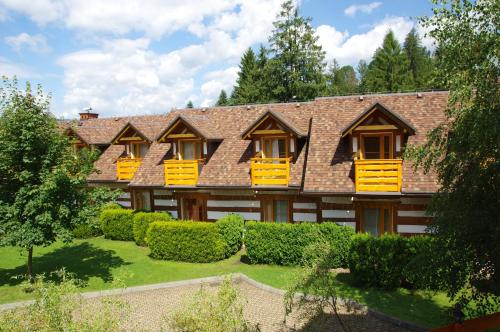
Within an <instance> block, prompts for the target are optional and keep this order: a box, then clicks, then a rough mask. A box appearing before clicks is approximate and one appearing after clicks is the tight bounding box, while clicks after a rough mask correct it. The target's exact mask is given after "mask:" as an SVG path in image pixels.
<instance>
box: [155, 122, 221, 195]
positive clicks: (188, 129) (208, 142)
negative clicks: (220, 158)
mask: <svg viewBox="0 0 500 332" xmlns="http://www.w3.org/2000/svg"><path fill="white" fill-rule="evenodd" d="M210 128H212V124H211V123H210V122H209V121H208V118H207V116H206V115H189V116H184V115H179V116H177V117H176V118H175V119H173V120H172V121H171V122H170V124H169V125H168V126H167V127H166V128H165V130H164V131H163V132H162V133H160V135H159V136H158V138H157V141H158V142H159V143H170V144H171V146H172V148H171V149H172V156H173V158H172V159H168V160H165V161H164V165H165V166H164V169H165V185H166V186H176V185H183V186H195V185H196V184H197V182H198V175H199V173H200V171H201V167H202V166H203V165H204V164H205V163H206V162H207V160H208V159H209V158H210V156H211V155H212V154H213V152H214V151H215V149H216V148H217V145H218V143H219V142H220V141H221V140H222V138H220V137H218V136H217V135H214V134H213V133H212V132H211V130H210Z"/></svg>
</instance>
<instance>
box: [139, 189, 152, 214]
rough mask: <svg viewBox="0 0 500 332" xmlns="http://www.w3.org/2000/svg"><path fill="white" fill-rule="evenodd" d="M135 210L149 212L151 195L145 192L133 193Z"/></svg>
mask: <svg viewBox="0 0 500 332" xmlns="http://www.w3.org/2000/svg"><path fill="white" fill-rule="evenodd" d="M135 209H136V210H145V211H151V193H150V192H149V191H146V190H141V191H136V192H135Z"/></svg>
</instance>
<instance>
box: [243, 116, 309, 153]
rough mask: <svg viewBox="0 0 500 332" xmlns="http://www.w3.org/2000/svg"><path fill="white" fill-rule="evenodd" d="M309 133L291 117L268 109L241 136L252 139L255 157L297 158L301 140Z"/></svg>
mask: <svg viewBox="0 0 500 332" xmlns="http://www.w3.org/2000/svg"><path fill="white" fill-rule="evenodd" d="M306 136H307V135H306V134H305V133H303V132H301V131H300V130H299V129H297V128H296V127H295V126H294V125H293V124H292V122H291V121H290V120H289V119H286V118H285V117H284V116H283V115H282V114H280V113H278V112H274V111H267V112H265V113H264V114H262V115H261V116H260V117H259V118H258V119H257V120H256V121H254V122H253V123H252V124H251V125H250V126H249V127H248V128H247V129H246V130H245V131H244V132H243V133H242V134H241V138H242V139H245V140H251V141H252V145H253V151H254V157H255V158H263V159H269V158H288V159H290V160H292V161H293V160H295V159H296V158H297V155H298V143H299V140H300V139H302V138H305V137H306Z"/></svg>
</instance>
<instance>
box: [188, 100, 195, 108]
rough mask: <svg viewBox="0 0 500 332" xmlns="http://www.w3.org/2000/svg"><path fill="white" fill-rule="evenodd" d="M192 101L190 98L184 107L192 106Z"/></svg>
mask: <svg viewBox="0 0 500 332" xmlns="http://www.w3.org/2000/svg"><path fill="white" fill-rule="evenodd" d="M193 107H194V106H193V102H192V101H191V100H189V101H188V102H187V104H186V108H193Z"/></svg>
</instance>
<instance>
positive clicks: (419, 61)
mask: <svg viewBox="0 0 500 332" xmlns="http://www.w3.org/2000/svg"><path fill="white" fill-rule="evenodd" d="M403 51H404V52H405V54H406V57H407V58H408V68H409V70H410V73H411V75H412V79H413V83H414V86H415V88H417V89H427V88H430V87H431V85H430V77H431V74H432V59H431V56H430V52H429V51H427V49H426V48H425V47H424V46H422V42H421V40H420V37H419V36H418V33H417V31H416V30H415V28H413V29H411V31H410V32H409V33H408V35H407V36H406V39H405V42H404V45H403Z"/></svg>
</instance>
